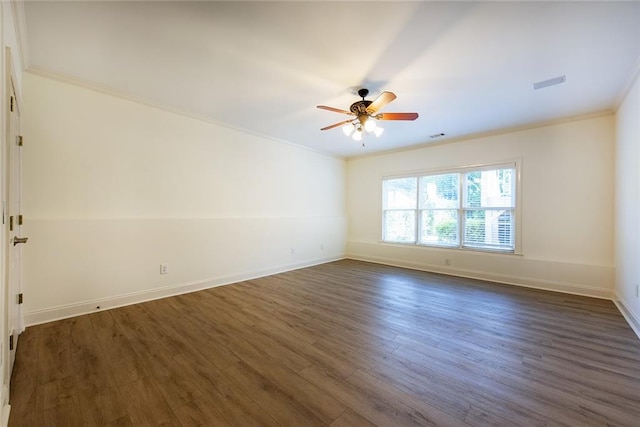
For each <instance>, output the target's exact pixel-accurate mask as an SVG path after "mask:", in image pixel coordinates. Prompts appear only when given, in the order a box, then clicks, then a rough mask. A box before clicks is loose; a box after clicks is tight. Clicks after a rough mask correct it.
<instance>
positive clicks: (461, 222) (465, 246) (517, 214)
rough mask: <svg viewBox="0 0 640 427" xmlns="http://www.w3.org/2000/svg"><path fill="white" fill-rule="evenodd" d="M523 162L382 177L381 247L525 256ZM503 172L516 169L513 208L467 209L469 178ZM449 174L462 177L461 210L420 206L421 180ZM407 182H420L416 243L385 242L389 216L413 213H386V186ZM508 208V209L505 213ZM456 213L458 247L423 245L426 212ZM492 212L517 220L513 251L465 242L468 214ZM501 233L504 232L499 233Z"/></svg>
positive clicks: (513, 230)
mask: <svg viewBox="0 0 640 427" xmlns="http://www.w3.org/2000/svg"><path fill="white" fill-rule="evenodd" d="M521 162H522V161H521V159H515V160H510V161H505V162H500V163H491V164H478V165H471V166H463V167H452V168H447V169H437V170H426V171H418V172H410V173H405V174H394V175H385V176H382V179H381V181H382V183H381V184H382V185H381V186H380V188H381V191H382V200H381V201H382V209H381V211H382V216H381V219H382V224H381V225H382V227H381V228H382V229H381V236H382V240H381V241H380V243H385V244H392V245H407V246H418V247H426V248H435V249H449V250H462V251H474V252H489V253H499V254H509V255H510V254H515V255H522V251H521V241H522V238H521V220H520V219H521V207H520V201H521V199H522V196H521V169H522V168H521ZM499 169H513V171H514V172H513V177H512V180H513V182H512V183H511V185H512V192H513V193H512V194H513V195H512V197H513V206H512V207H508V208H507V207H506V206H500V207H467V206H466V205H467V185H466V175H467V174H469V173H473V172H483V171H491V170H499ZM446 174H458V175H459V178H458V186H459V190H458V207H457V208H455V209H454V208H434V209H423V208H422V206H421V205H420V203H421V201H422V195H421V178H423V177H425V176H435V175H446ZM403 178H415V179H416V195H415V197H416V203H415V206H416V208H415V209H413V210H414V212H415V214H414V238H413V240H412V241H410V242H409V241H393V240H385V236H386V234H387V231H386V225H387V224H386V212H389V211H398V210H401V211H407V210H412V209H385V207H386V206H385V202H386V194H385V182H386V181H388V180H393V179H403ZM505 208H507V209H505ZM439 210H446V211H454V210H455V211H456V212H457V216H458V219H457V232H458V241H457V244H455V245H446V244H433V243H424V242H422V235H421V225H422V215H423V212H428V211H439ZM490 210H500V211H503V210H509V211H510V213H511V215H512V216H513V219H512V222H511V229H510V230H509V233H510V236H511V239H512V242H513V249H511V248H501V247H499V246H498V245H496V246H491V245H486V246H480V245H478V246H475V245H473V244H469V243H468V242H465V235H464V233H465V215H466V212H470V211H490ZM498 233H500V231H499V232H498Z"/></svg>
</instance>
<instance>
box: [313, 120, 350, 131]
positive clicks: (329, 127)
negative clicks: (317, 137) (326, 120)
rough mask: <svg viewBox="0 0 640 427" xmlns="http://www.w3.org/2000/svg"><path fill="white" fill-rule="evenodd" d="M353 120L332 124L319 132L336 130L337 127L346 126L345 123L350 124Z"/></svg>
mask: <svg viewBox="0 0 640 427" xmlns="http://www.w3.org/2000/svg"><path fill="white" fill-rule="evenodd" d="M353 120H354V119H349V120H345V121H342V122H340V123H335V124H332V125H329V126H325V127H323V128H322V129H320V130H329V129H333V128H337V127H338V126H342V125H346V124H347V123H351V122H352V121H353Z"/></svg>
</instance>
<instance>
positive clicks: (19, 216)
mask: <svg viewBox="0 0 640 427" xmlns="http://www.w3.org/2000/svg"><path fill="white" fill-rule="evenodd" d="M18 225H22V214H20V215H18Z"/></svg>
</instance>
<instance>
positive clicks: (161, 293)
mask: <svg viewBox="0 0 640 427" xmlns="http://www.w3.org/2000/svg"><path fill="white" fill-rule="evenodd" d="M341 259H344V257H343V256H335V257H327V258H321V259H315V260H313V261H305V262H300V263H295V264H288V265H285V266H281V267H276V268H269V269H266V270H260V271H254V272H249V273H244V274H234V275H229V276H221V277H215V278H209V279H205V280H197V281H192V282H186V283H178V284H174V285H169V286H164V287H162V288H156V289H149V290H144V291H138V292H131V293H127V294H121V295H116V296H112V297H107V298H98V299H94V300H90V301H83V302H79V303H74V304H67V305H61V306H58V307H52V308H46V309H42V310H35V311H31V312H28V313H25V314H24V319H25V323H26V325H27V326H33V325H38V324H41V323H47V322H52V321H54V320H60V319H66V318H69V317H75V316H80V315H83V314H89V313H94V312H96V311H99V310H108V309H112V308H117V307H123V306H126V305H131V304H139V303H142V302H146V301H152V300H156V299H161V298H166V297H171V296H176V295H181V294H186V293H190V292H197V291H201V290H204V289H210V288H215V287H218V286H224V285H229V284H232V283H237V282H242V281H246V280H252V279H257V278H260V277H265V276H271V275H273V274H278V273H284V272H286V271H291V270H297V269H300V268H306V267H311V266H314V265H319V264H325V263H328V262H333V261H338V260H341ZM97 307H100V308H97Z"/></svg>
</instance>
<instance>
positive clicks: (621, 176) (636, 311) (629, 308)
mask: <svg viewBox="0 0 640 427" xmlns="http://www.w3.org/2000/svg"><path fill="white" fill-rule="evenodd" d="M639 170H640V80H639V79H636V81H635V84H634V85H633V86H632V88H631V90H630V91H629V93H628V94H627V97H626V99H625V100H624V102H623V104H622V105H621V106H620V108H619V109H618V112H617V114H616V174H615V177H616V232H615V236H616V239H615V254H616V300H617V302H618V306H619V307H620V308H621V310H622V312H623V313H624V314H625V316H626V317H627V320H629V323H631V324H632V325H633V327H634V328H635V330H636V333H637V334H638V336H640V298H638V295H637V294H636V292H637V291H636V286H638V285H640V224H639V223H638V221H639V220H640V172H639Z"/></svg>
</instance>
